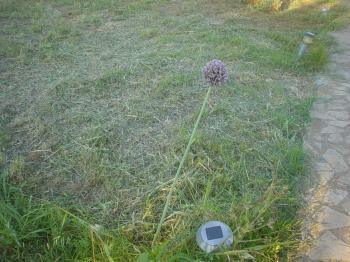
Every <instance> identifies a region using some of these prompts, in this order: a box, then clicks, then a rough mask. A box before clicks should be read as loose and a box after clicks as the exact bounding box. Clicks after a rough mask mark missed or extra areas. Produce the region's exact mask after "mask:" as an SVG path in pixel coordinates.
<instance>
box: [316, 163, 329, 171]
mask: <svg viewBox="0 0 350 262" xmlns="http://www.w3.org/2000/svg"><path fill="white" fill-rule="evenodd" d="M314 168H315V170H316V171H318V172H321V171H333V169H332V167H331V166H330V165H329V164H328V163H325V162H318V163H316V165H315V167H314Z"/></svg>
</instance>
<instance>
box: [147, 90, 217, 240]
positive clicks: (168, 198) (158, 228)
mask: <svg viewBox="0 0 350 262" xmlns="http://www.w3.org/2000/svg"><path fill="white" fill-rule="evenodd" d="M211 88H212V86H209V88H208V91H207V94H206V95H205V98H204V101H203V104H202V107H201V110H200V111H199V114H198V117H197V120H196V123H195V125H194V127H193V130H192V133H191V136H190V139H189V140H188V143H187V146H186V149H185V152H184V154H183V155H182V159H181V162H180V164H179V166H178V168H177V171H176V174H175V177H174V181H173V183H172V184H171V187H170V191H169V193H168V195H167V198H166V202H165V205H164V208H163V212H162V216H161V218H160V221H159V224H158V226H157V230H156V233H155V234H154V237H153V241H152V247H154V245H155V243H156V241H157V239H158V237H159V234H160V230H161V228H162V225H163V223H164V220H165V217H166V215H167V212H168V209H169V206H170V200H171V197H172V195H173V192H174V190H175V185H176V183H177V181H178V178H179V176H180V173H181V170H182V167H183V165H184V164H185V161H186V159H187V156H188V153H189V151H190V148H191V145H192V143H193V141H194V137H195V135H196V132H197V128H198V125H199V122H200V120H201V118H202V115H203V113H204V109H205V107H206V105H207V103H208V100H209V96H210V92H211Z"/></svg>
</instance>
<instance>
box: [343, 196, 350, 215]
mask: <svg viewBox="0 0 350 262" xmlns="http://www.w3.org/2000/svg"><path fill="white" fill-rule="evenodd" d="M341 206H342V207H343V208H344V211H345V212H346V213H347V214H348V215H350V200H348V201H346V202H345V203H343V204H342V205H341Z"/></svg>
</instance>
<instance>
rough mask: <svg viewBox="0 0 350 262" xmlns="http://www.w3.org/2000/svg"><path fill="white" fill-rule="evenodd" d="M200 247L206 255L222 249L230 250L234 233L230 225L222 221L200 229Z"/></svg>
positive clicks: (198, 238)
mask: <svg viewBox="0 0 350 262" xmlns="http://www.w3.org/2000/svg"><path fill="white" fill-rule="evenodd" d="M196 241H197V244H198V246H199V247H200V248H201V249H202V250H203V251H204V252H206V253H211V252H213V251H215V250H218V249H221V248H224V249H225V248H229V247H230V246H231V245H232V243H233V233H232V230H231V229H230V227H229V226H228V225H226V224H225V223H223V222H220V221H209V222H207V223H205V224H203V225H201V227H200V228H199V229H198V231H197V235H196Z"/></svg>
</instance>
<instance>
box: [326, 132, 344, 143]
mask: <svg viewBox="0 0 350 262" xmlns="http://www.w3.org/2000/svg"><path fill="white" fill-rule="evenodd" d="M328 141H329V142H331V143H334V144H338V143H341V142H343V138H342V137H341V136H340V135H337V134H330V135H329V137H328Z"/></svg>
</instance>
